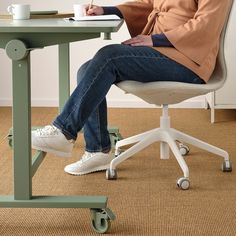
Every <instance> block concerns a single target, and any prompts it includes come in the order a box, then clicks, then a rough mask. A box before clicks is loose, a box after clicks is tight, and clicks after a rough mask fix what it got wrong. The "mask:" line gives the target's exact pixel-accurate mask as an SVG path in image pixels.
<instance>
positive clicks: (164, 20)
mask: <svg viewBox="0 0 236 236" xmlns="http://www.w3.org/2000/svg"><path fill="white" fill-rule="evenodd" d="M230 2H231V1H230V0H141V1H138V2H137V1H136V2H127V3H124V4H122V5H118V6H117V7H118V9H119V10H120V11H121V13H122V14H123V16H124V19H125V21H126V24H127V27H128V29H129V32H130V34H131V36H132V37H134V36H136V35H138V34H147V35H149V34H160V33H164V34H165V36H166V37H167V38H168V40H169V41H170V42H171V43H172V45H173V46H174V47H154V48H155V49H156V50H157V51H159V52H161V53H162V54H164V55H166V56H168V57H169V58H171V59H173V60H175V61H177V62H178V63H180V64H182V65H184V66H186V67H187V68H189V69H191V70H192V71H194V72H195V73H196V74H197V75H198V76H199V77H201V78H202V79H203V80H205V81H207V80H208V79H209V78H210V75H211V74H212V72H213V69H214V66H215V61H216V56H217V53H218V49H219V37H220V33H221V30H222V28H223V25H224V21H225V18H226V15H227V13H228V8H229V4H230Z"/></svg>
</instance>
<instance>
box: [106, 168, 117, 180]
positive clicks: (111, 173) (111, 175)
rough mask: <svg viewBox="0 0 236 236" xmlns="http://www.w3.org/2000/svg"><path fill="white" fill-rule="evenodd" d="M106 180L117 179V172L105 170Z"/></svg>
mask: <svg viewBox="0 0 236 236" xmlns="http://www.w3.org/2000/svg"><path fill="white" fill-rule="evenodd" d="M106 179H107V180H116V179H117V171H116V170H115V169H114V170H112V171H111V170H110V169H107V170H106Z"/></svg>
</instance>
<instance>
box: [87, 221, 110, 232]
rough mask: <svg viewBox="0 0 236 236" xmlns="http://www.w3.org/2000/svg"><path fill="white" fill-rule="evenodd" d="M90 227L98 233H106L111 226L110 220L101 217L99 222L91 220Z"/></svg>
mask: <svg viewBox="0 0 236 236" xmlns="http://www.w3.org/2000/svg"><path fill="white" fill-rule="evenodd" d="M91 226H92V229H93V230H94V231H95V232H96V233H99V234H104V233H106V232H107V231H108V230H109V229H110V227H111V221H110V220H107V219H101V220H100V221H99V222H96V221H95V220H92V222H91Z"/></svg>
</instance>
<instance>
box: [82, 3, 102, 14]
mask: <svg viewBox="0 0 236 236" xmlns="http://www.w3.org/2000/svg"><path fill="white" fill-rule="evenodd" d="M89 6H90V5H86V6H85V12H86V15H87V16H99V15H103V14H104V11H103V8H102V7H99V6H95V5H92V7H91V8H89Z"/></svg>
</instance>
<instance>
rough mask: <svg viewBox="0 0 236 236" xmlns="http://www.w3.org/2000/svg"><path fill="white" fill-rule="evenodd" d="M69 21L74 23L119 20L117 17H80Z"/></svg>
mask: <svg viewBox="0 0 236 236" xmlns="http://www.w3.org/2000/svg"><path fill="white" fill-rule="evenodd" d="M69 19H70V20H74V21H100V20H120V17H119V16H117V15H101V16H81V17H77V18H75V17H71V18H69Z"/></svg>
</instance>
